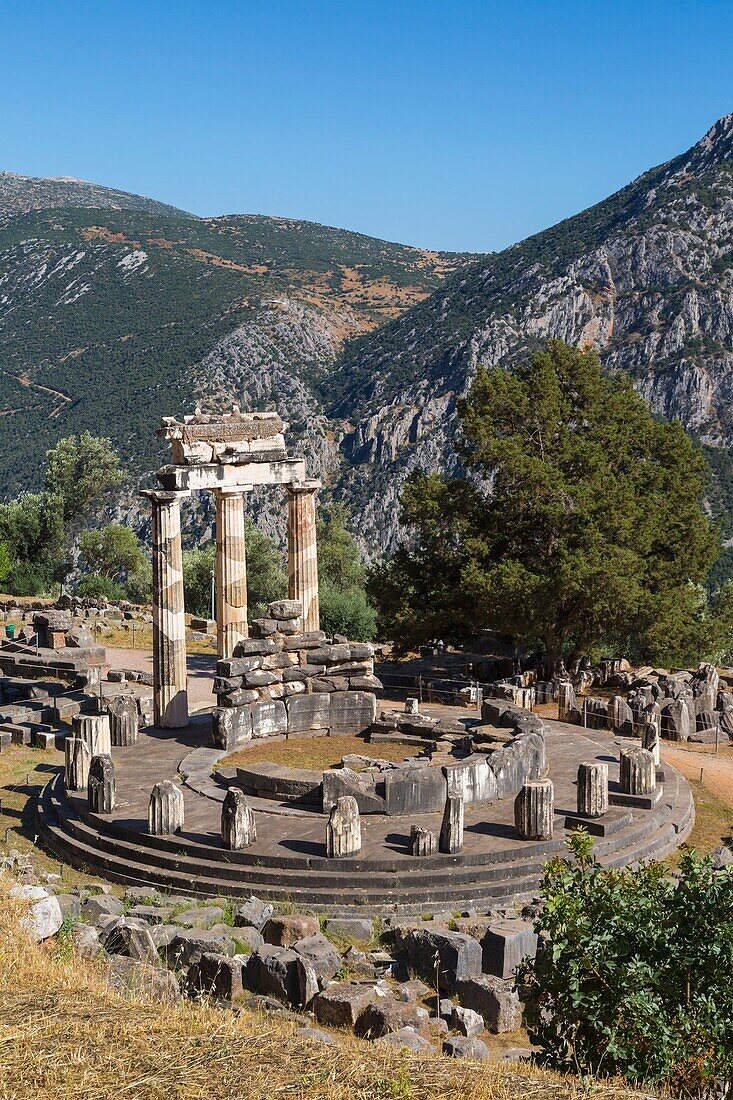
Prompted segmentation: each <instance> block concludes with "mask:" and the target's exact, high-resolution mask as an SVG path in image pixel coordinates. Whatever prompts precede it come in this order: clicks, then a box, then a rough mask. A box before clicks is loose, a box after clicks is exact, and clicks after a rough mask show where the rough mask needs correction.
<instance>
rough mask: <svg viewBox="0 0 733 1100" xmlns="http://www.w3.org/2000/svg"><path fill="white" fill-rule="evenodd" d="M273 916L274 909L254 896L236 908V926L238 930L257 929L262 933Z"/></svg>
mask: <svg viewBox="0 0 733 1100" xmlns="http://www.w3.org/2000/svg"><path fill="white" fill-rule="evenodd" d="M272 914H273V907H272V906H271V905H269V904H268V903H267V902H265V901H261V900H260V899H259V898H256V897H255V896H254V894H253V895H252V896H251V897H250V898H249V899H248V900H247V901H243V902H240V903H239V905H236V906H235V907H234V925H235V927H237V928H255V929H257V931H258V932H261V931H262V929H263V928H264V926H265V925H266V924H267V922H268V920H269V919H270V917H271V916H272Z"/></svg>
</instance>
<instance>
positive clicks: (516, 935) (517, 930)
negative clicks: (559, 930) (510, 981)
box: [482, 920, 537, 978]
mask: <svg viewBox="0 0 733 1100" xmlns="http://www.w3.org/2000/svg"><path fill="white" fill-rule="evenodd" d="M482 947H483V969H484V971H485V972H486V973H487V974H494V975H495V976H496V977H497V978H511V977H512V975H513V974H514V971H515V969H516V968H517V967H518V966H519V964H520V962H521V961H522V959H524V958H525V957H526V956H527V955H531V956H532V957H534V955H535V954H536V952H537V934H536V932H535V931H534V926H533V925H532V924H531V923H530V922H529V921H524V920H504V921H495V922H494V923H492V924H490V925H489V927H488V929H487V930H486V933H485V935H484V937H483V940H482Z"/></svg>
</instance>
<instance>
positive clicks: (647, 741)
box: [641, 722, 661, 767]
mask: <svg viewBox="0 0 733 1100" xmlns="http://www.w3.org/2000/svg"><path fill="white" fill-rule="evenodd" d="M641 743H642V746H643V748H645V749H647V750H648V752H650V753H651V754H652V758H653V760H654V765H655V767H659V764H660V762H661V756H660V755H659V727H658V726H657V725H656V724H655V723H654V722H647V724H646V729H645V730H644V735H643V737H642V739H641Z"/></svg>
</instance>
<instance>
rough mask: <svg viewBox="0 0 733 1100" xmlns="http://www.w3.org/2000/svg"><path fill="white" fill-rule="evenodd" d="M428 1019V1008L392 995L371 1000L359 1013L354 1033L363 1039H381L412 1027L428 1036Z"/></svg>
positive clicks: (425, 1036)
mask: <svg viewBox="0 0 733 1100" xmlns="http://www.w3.org/2000/svg"><path fill="white" fill-rule="evenodd" d="M428 1019H429V1014H428V1010H427V1009H426V1008H423V1007H422V1006H421V1005H416V1004H412V1003H410V1002H405V1001H397V1000H394V999H393V998H392V997H380V998H379V999H378V1000H374V1001H371V1002H370V1003H369V1004H368V1005H367V1006H366V1008H364V1009H362V1011H361V1012H360V1013H359V1016H358V1018H357V1021H356V1024H355V1025H354V1033H355V1034H356V1035H358V1036H359V1037H360V1038H362V1039H379V1038H380V1037H381V1036H382V1035H389V1034H390V1033H394V1032H397V1031H401V1030H402V1028H404V1027H410V1028H413V1029H414V1030H415V1031H416V1032H417V1033H418V1034H420V1035H422V1036H423V1037H424V1038H427V1037H428V1034H429V1032H428Z"/></svg>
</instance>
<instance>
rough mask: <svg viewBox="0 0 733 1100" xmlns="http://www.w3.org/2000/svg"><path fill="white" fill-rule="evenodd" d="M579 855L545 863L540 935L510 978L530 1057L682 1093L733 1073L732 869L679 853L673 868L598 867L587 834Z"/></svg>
mask: <svg viewBox="0 0 733 1100" xmlns="http://www.w3.org/2000/svg"><path fill="white" fill-rule="evenodd" d="M569 843H570V847H571V848H573V849H574V851H575V853H576V857H577V862H571V861H570V860H567V859H560V858H557V859H555V860H553V861H552V862H551V863H549V864H548V865H547V867H546V869H545V875H544V881H543V887H542V894H543V897H544V899H545V902H546V904H545V909H544V912H543V914H542V916H541V917H540V918H539V920H538V921H537V925H536V927H537V930H538V931H539V930H541V931H542V932H543V933H544V934H546V935H547V936H548V937H549V940H548V941H546V942H545V946H544V947H543V948H541V950H540V951H539V952H538V955H537V958H536V960H530V959H527V960H525V962H524V963H523V964H522V966H521V967H520V968H519V970H518V971H517V976H516V982H517V986H518V987H519V989H520V991H521V993H522V996H523V997H524V998H525V1001H526V1016H525V1019H526V1022H527V1030H528V1033H529V1035H530V1037H531V1039H532V1040H533V1041H534V1042H535V1043H537V1044H538V1045H539V1047H540V1048H541V1052H540V1054H539V1060H540V1061H541V1062H543V1063H544V1064H546V1065H549V1066H552V1067H554V1068H557V1069H563V1070H570V1071H573V1072H578V1073H581V1074H584V1075H585V1074H595V1075H608V1076H611V1075H616V1074H620V1075H622V1076H624V1077H626V1078H628V1079H629V1080H631V1081H633V1082H636V1083H644V1084H652V1083H653V1084H658V1085H659V1084H662V1085H665V1086H667V1087H669V1088H671V1089H674V1091H676V1092H680V1093H683V1094H684V1095H692V1096H704V1095H711V1094H712V1093H714V1092H715V1093H717V1094H719V1095H722V1094H721V1093H720V1091H719V1090H720V1088H721V1086H723V1083H724V1082H726V1083H727V1085H728V1087H729V1086H730V1082H731V1079H732V1078H733V869H731V868H727V869H725V870H724V871H720V872H714V871H713V869H712V863H711V860H710V859H709V858H706V859H702V858H700V857H698V856H697V855H696V853H695V852H688V853H686V854H685V855H684V856H683V858H682V862H681V865H680V872H679V876H678V878H677V879H676V880H675V879H674V878H672V877H671V876H670V875H669V873H668V871H667V869H666V868H664V867H663V866H662V865H661V864H658V863H649V864H644V865H642V866H641V867H639V868H637V869H635V870H631V869H628V868H627V869H624V870H611V869H609V870H605V869H603V868H602V867H601V866H600V864H599V863H598V862H597V861H596V860H595V859H594V858H593V856H592V843H591V842H590V838H589V837H588V836H587V834H586V835H585V836H584V835H582V834H581V835H579V836H576V837H573V838H572V839H571V840H570V842H569Z"/></svg>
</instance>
